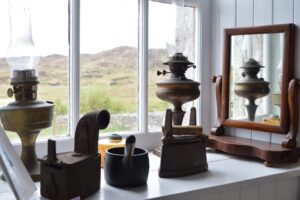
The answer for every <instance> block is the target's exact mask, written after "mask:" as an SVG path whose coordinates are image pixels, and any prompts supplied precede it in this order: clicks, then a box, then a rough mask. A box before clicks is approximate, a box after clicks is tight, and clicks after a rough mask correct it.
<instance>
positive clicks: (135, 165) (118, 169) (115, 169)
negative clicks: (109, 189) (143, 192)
mask: <svg viewBox="0 0 300 200" xmlns="http://www.w3.org/2000/svg"><path fill="white" fill-rule="evenodd" d="M123 160H124V147H117V148H111V149H108V150H107V151H106V154H105V158H104V177H105V181H106V183H107V184H109V185H112V186H115V187H136V186H142V185H145V184H146V183H147V179H148V174H149V157H148V151H147V150H146V149H142V148H135V149H134V155H133V156H132V164H131V165H130V166H129V167H128V166H125V165H124V161H123Z"/></svg>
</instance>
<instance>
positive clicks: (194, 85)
mask: <svg viewBox="0 0 300 200" xmlns="http://www.w3.org/2000/svg"><path fill="white" fill-rule="evenodd" d="M163 64H164V65H168V66H169V69H170V72H167V71H165V70H163V71H162V72H161V71H157V75H158V76H160V75H165V74H167V73H171V77H170V78H168V79H166V80H164V81H160V82H157V83H156V85H157V89H156V96H157V97H158V98H160V99H162V100H164V101H168V102H170V103H172V104H173V106H174V109H173V123H174V124H175V125H181V124H182V120H183V117H184V114H185V111H183V110H182V108H181V106H182V105H183V104H184V103H186V102H189V101H193V100H195V99H197V98H198V97H199V96H200V90H199V85H200V83H199V82H195V81H193V80H191V79H188V78H186V77H185V72H186V70H187V69H188V68H190V67H193V68H195V67H196V66H195V65H194V64H193V63H192V62H190V61H188V58H187V57H185V56H184V55H183V54H182V53H176V54H175V55H174V56H172V57H170V58H169V61H168V62H165V63H163Z"/></svg>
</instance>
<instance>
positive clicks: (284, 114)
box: [220, 24, 295, 134]
mask: <svg viewBox="0 0 300 200" xmlns="http://www.w3.org/2000/svg"><path fill="white" fill-rule="evenodd" d="M266 33H284V40H283V41H284V44H283V61H282V90H281V94H282V95H281V107H280V125H279V126H275V125H270V124H263V123H256V122H251V121H239V120H232V119H229V91H230V86H229V84H230V57H231V37H232V36H235V35H252V34H266ZM294 38H295V25H294V24H280V25H271V26H259V27H248V28H233V29H225V30H224V51H223V53H224V60H223V78H222V86H223V87H222V100H221V102H222V103H221V104H222V106H221V117H220V118H221V119H220V121H221V124H222V125H224V126H229V127H238V128H245V129H251V130H258V131H265V132H274V133H281V134H286V133H287V132H288V130H289V108H288V87H289V82H290V81H291V80H292V78H293V75H294V42H295V41H294Z"/></svg>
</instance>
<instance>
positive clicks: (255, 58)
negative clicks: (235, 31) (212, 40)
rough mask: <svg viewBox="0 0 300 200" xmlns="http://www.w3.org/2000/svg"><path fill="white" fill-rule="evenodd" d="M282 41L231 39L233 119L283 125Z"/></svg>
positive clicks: (251, 37) (258, 37)
mask: <svg viewBox="0 0 300 200" xmlns="http://www.w3.org/2000/svg"><path fill="white" fill-rule="evenodd" d="M283 38H284V34H283V33H273V34H251V35H233V36H231V52H230V55H231V57H230V91H229V96H230V105H229V118H230V119H233V120H243V121H255V122H259V123H266V124H272V125H278V126H279V125H280V96H281V83H282V61H283Z"/></svg>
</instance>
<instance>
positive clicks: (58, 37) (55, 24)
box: [0, 0, 174, 57]
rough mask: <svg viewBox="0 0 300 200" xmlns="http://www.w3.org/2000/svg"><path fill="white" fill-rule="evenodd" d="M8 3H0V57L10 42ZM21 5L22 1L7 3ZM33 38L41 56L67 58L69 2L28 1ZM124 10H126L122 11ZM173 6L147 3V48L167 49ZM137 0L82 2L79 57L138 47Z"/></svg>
mask: <svg viewBox="0 0 300 200" xmlns="http://www.w3.org/2000/svg"><path fill="white" fill-rule="evenodd" d="M8 1H9V0H1V1H0V27H1V31H0V44H1V45H0V57H5V54H6V50H7V48H8V46H9V42H10V24H9V12H8ZM10 1H16V2H17V1H24V0H10ZM28 1H29V2H30V10H31V21H32V23H31V27H32V36H33V41H34V43H35V46H36V47H37V49H38V51H39V52H40V55H41V56H45V55H50V54H61V55H67V54H68V0H28ZM124 8H126V9H124ZM172 16H173V15H172V6H171V5H168V4H163V3H156V2H151V1H150V3H149V48H166V41H167V40H168V38H170V36H171V35H172V34H173V33H174V28H172V27H171V26H172V23H170V22H171V21H172V20H174V17H173V18H172ZM137 19H138V0H81V19H80V22H81V32H80V34H81V44H80V45H81V49H80V50H81V53H91V54H93V53H98V52H101V51H103V50H108V49H111V48H114V47H118V46H123V45H127V46H134V47H137V45H138V20H137Z"/></svg>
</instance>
